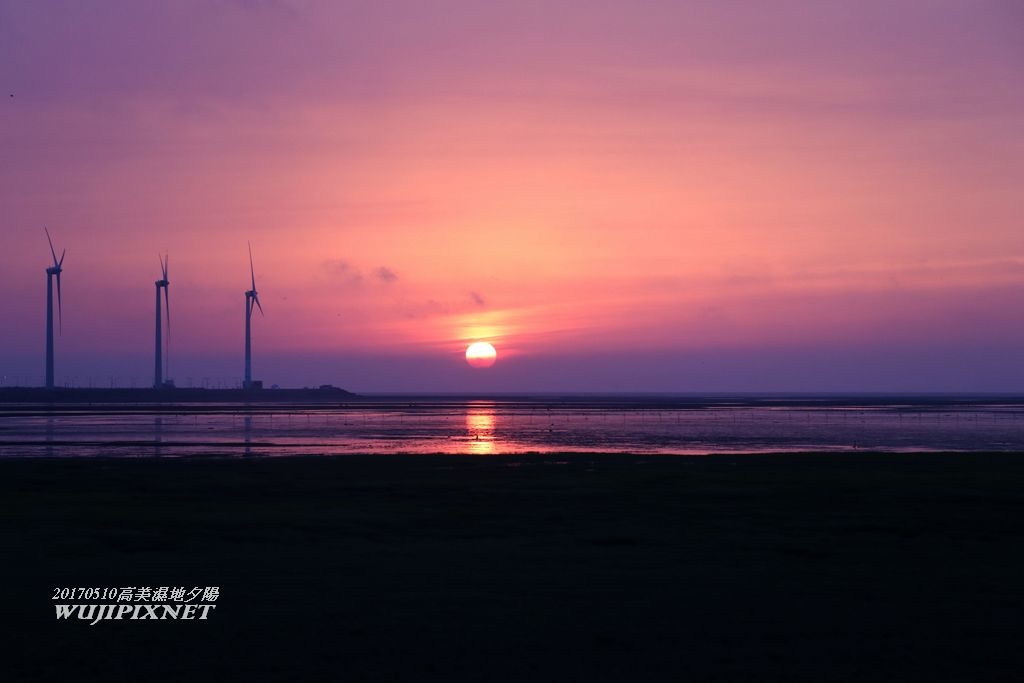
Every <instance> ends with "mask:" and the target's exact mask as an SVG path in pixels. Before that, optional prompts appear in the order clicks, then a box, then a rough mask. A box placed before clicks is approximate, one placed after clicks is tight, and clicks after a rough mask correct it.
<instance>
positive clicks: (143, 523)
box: [0, 453, 1024, 682]
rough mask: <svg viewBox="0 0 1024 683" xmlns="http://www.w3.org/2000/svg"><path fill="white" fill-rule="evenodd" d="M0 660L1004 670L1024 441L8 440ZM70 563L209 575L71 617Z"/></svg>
mask: <svg viewBox="0 0 1024 683" xmlns="http://www.w3.org/2000/svg"><path fill="white" fill-rule="evenodd" d="M0 509H2V511H3V514H2V515H0V530H2V542H3V548H4V553H3V556H4V557H3V574H4V576H5V578H6V580H5V581H4V582H3V586H4V590H5V591H6V592H7V595H6V596H5V601H4V603H5V607H4V611H5V629H4V630H5V634H4V638H5V641H6V642H7V643H8V644H9V645H10V646H11V647H12V649H11V653H13V655H8V657H7V658H6V662H5V670H6V672H7V673H6V675H5V678H7V679H8V680H45V679H54V678H58V677H63V676H68V675H72V674H73V675H74V676H75V677H76V679H78V680H93V679H104V680H119V679H127V678H133V679H139V678H144V679H149V680H182V679H185V678H195V677H200V678H202V679H206V678H208V677H210V678H212V677H219V678H221V679H223V680H326V679H330V680H340V681H364V680H412V681H442V680H443V681H454V680H458V681H461V680H480V681H533V680H590V681H594V680H597V681H624V680H683V679H684V678H690V679H692V680H700V681H714V680H737V679H740V678H744V679H747V680H758V681H765V680H768V681H795V680H807V681H823V680H829V681H859V682H862V681H883V680H886V681H888V680H913V679H927V680H933V681H935V680H957V681H961V680H971V681H983V680H1014V679H1015V677H1016V676H1017V675H1019V672H1020V671H1021V670H1022V667H1024V628H1022V627H1021V624H1022V617H1024V588H1022V586H1024V580H1022V577H1024V454H984V453H971V454H943V453H939V454H934V453H930V454H886V453H851V454H837V453H828V454H794V455H789V454H771V455H765V454H762V455H751V456H705V457H676V456H628V455H601V454H596V455H595V454H586V455H581V454H548V455H516V456H493V457H465V456H440V455H424V456H381V455H374V456H358V455H346V456H337V457H288V458H253V459H246V458H230V459H229V458H175V459H141V458H140V459H130V458H117V459H108V458H89V459H74V458H65V459H4V460H0ZM62 586H68V587H77V586H84V587H89V586H97V587H124V586H153V587H157V586H188V587H191V586H219V587H220V591H221V595H220V598H219V599H218V601H217V607H216V610H215V611H213V612H211V613H210V615H209V618H208V619H206V620H191V621H180V620H171V621H104V622H100V623H97V624H96V625H95V626H89V625H88V623H87V622H83V621H57V620H56V618H55V615H54V602H55V601H54V600H53V599H52V597H53V592H54V589H55V588H57V587H62Z"/></svg>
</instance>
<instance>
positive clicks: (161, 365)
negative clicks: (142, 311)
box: [153, 254, 174, 389]
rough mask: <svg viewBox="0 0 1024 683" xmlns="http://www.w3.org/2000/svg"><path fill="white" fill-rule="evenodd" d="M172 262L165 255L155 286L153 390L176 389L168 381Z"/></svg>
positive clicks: (161, 261) (161, 260)
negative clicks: (169, 270) (162, 293)
mask: <svg viewBox="0 0 1024 683" xmlns="http://www.w3.org/2000/svg"><path fill="white" fill-rule="evenodd" d="M169 262H170V256H169V255H168V254H164V257H163V258H161V259H160V274H161V275H162V277H161V278H160V279H159V280H157V281H156V282H155V283H154V284H155V285H156V354H155V357H154V363H153V388H154V389H164V388H167V389H170V388H173V387H174V383H173V382H171V380H169V379H167V375H168V374H169V372H168V371H167V370H168V366H169V364H170V355H171V299H170V293H169V290H170V285H171V282H170V280H168V279H167V266H168V263H169ZM161 289H162V290H164V309H165V311H164V313H165V315H166V316H167V334H166V338H165V337H164V334H163V331H162V330H161V329H160V327H161V324H162V322H163V320H162V316H161V315H160V290H161ZM165 344H166V345H167V354H166V355H164V345H165Z"/></svg>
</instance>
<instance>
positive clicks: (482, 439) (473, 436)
mask: <svg viewBox="0 0 1024 683" xmlns="http://www.w3.org/2000/svg"><path fill="white" fill-rule="evenodd" d="M495 422H496V413H495V410H494V404H492V403H485V404H470V406H469V409H468V410H467V411H466V439H467V440H466V453H468V454H470V455H492V454H494V453H496V452H497V449H496V446H495V443H494V426H495Z"/></svg>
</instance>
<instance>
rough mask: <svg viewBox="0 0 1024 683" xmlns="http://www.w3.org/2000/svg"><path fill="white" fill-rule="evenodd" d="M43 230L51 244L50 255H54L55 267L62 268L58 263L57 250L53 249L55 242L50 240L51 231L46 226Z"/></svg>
mask: <svg viewBox="0 0 1024 683" xmlns="http://www.w3.org/2000/svg"><path fill="white" fill-rule="evenodd" d="M43 230H45V231H46V241H47V242H49V243H50V253H51V254H52V255H53V265H55V266H60V263H59V262H58V261H57V250H56V249H54V248H53V240H52V239H50V229H49V228H47V227H46V226H45V225H44V226H43Z"/></svg>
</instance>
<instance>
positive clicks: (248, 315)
mask: <svg viewBox="0 0 1024 683" xmlns="http://www.w3.org/2000/svg"><path fill="white" fill-rule="evenodd" d="M249 275H250V277H251V278H252V289H250V290H249V291H247V292H246V293H245V380H243V382H242V388H243V389H262V388H263V382H259V381H257V382H254V381H253V379H252V308H253V305H255V306H256V307H257V308H259V309H260V315H263V306H261V305H260V298H259V295H258V294H257V293H256V270H255V269H254V268H253V265H252V243H249Z"/></svg>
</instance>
